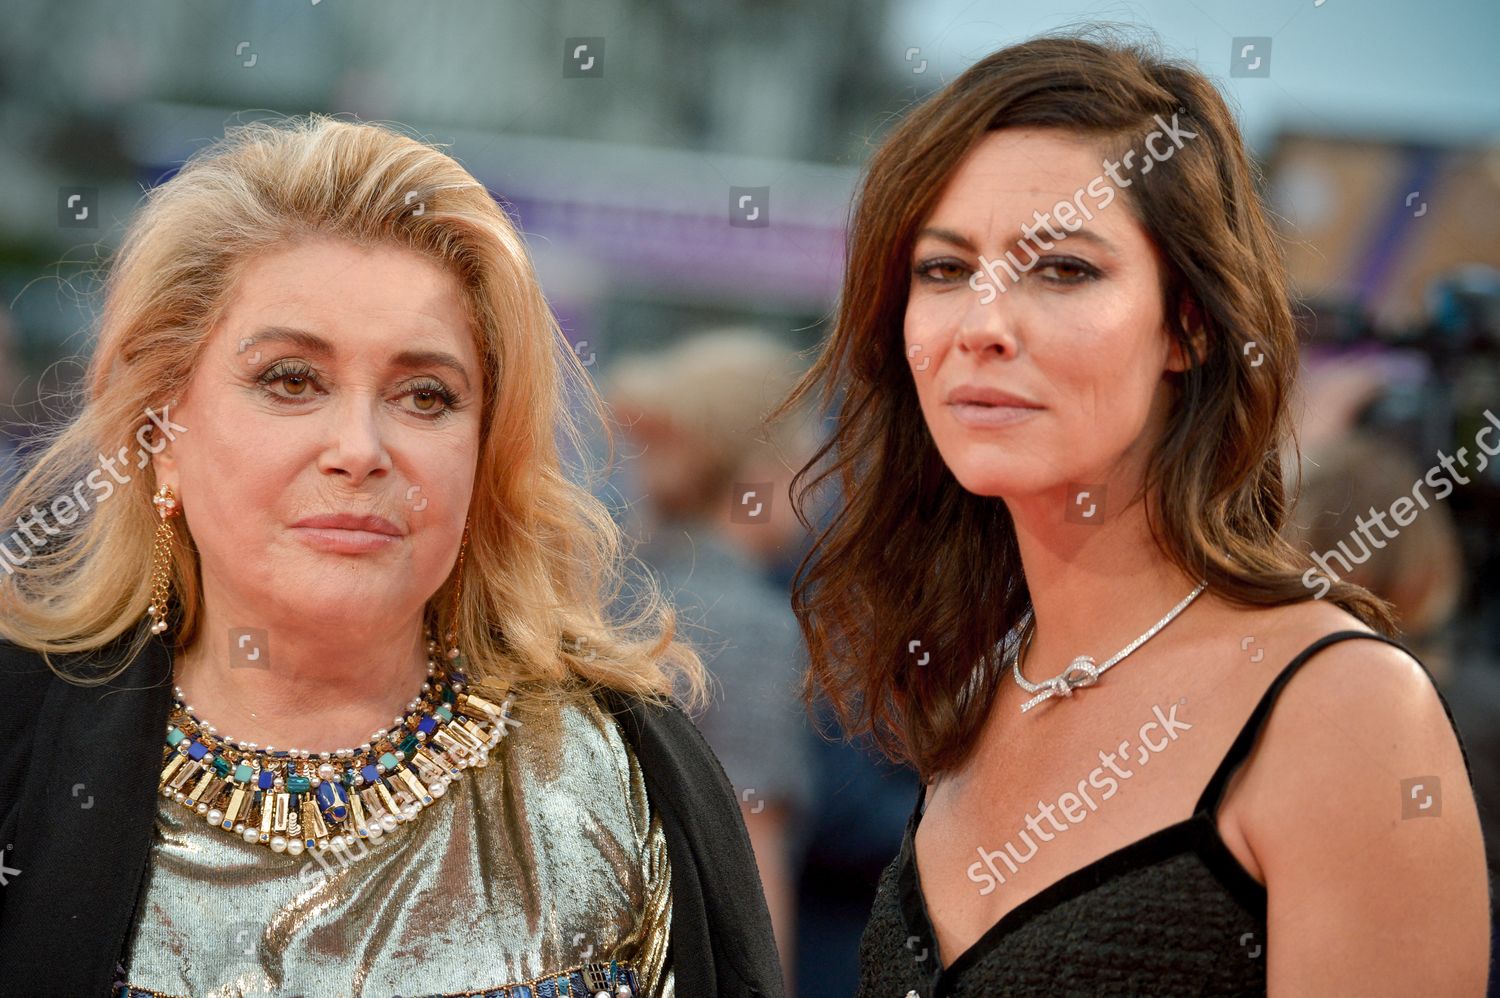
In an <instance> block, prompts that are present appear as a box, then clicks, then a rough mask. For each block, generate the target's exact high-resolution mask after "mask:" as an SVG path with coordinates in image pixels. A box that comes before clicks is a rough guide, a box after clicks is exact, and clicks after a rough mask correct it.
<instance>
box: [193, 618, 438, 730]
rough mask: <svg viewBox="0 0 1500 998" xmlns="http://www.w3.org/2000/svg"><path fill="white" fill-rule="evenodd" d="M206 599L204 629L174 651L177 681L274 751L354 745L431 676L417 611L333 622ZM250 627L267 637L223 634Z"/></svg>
mask: <svg viewBox="0 0 1500 998" xmlns="http://www.w3.org/2000/svg"><path fill="white" fill-rule="evenodd" d="M205 603H206V604H207V610H206V612H205V615H204V618H203V620H202V626H201V627H200V628H199V631H198V635H199V636H198V639H197V640H195V641H194V642H193V644H192V645H191V646H189V647H187V648H185V649H181V650H179V652H178V654H177V656H176V658H175V660H174V663H173V682H174V683H175V684H176V685H177V686H179V687H181V688H182V691H183V694H184V696H183V700H184V702H185V703H186V704H188V705H189V706H191V707H192V708H193V713H194V714H196V715H197V716H198V717H199V718H200V719H201V720H202V721H203V722H204V723H205V724H211V725H213V726H214V727H215V728H216V729H217V730H218V734H219V735H220V736H221V737H224V738H230V739H233V740H235V741H239V742H245V743H249V742H254V743H255V744H256V745H257V746H259V748H261V749H266V748H268V747H270V748H274V749H275V750H278V751H280V750H284V749H301V750H305V751H308V752H314V753H317V752H332V751H334V750H336V749H340V748H355V747H357V746H359V745H361V744H363V743H364V742H365V741H366V740H368V739H369V737H370V735H371V734H373V733H374V732H375V731H377V730H379V729H381V728H388V727H390V726H391V725H392V724H393V723H394V722H396V721H398V720H399V719H400V718H401V717H402V716H403V715H404V714H405V713H406V711H407V704H408V703H409V702H410V701H411V700H412V699H414V698H415V697H417V696H418V695H420V693H421V689H422V684H423V683H424V682H425V681H426V680H427V660H428V652H427V640H426V636H425V635H424V633H423V630H422V617H421V614H420V612H419V613H416V614H413V615H412V616H410V617H408V618H405V619H402V620H395V621H384V620H370V621H365V620H362V621H359V622H358V623H357V624H351V622H350V621H348V620H344V621H342V622H339V623H337V624H334V623H331V622H328V621H322V620H309V619H307V618H305V617H302V618H299V617H297V616H295V615H291V614H288V615H282V616H276V617H274V618H265V617H259V618H258V617H257V616H255V615H254V614H253V613H244V612H239V611H236V610H235V609H234V608H232V607H225V606H223V605H222V604H220V605H218V606H216V605H215V603H214V601H213V600H212V599H211V598H208V599H206V600H205ZM230 621H236V622H238V623H236V624H234V625H231V623H230ZM245 621H254V623H253V624H245V623H244V622H245ZM247 627H257V628H259V629H260V630H261V631H263V632H264V637H263V638H262V637H261V636H259V635H257V636H256V637H255V638H253V639H250V640H246V641H244V643H243V645H242V646H241V645H240V643H239V642H237V641H232V640H229V639H227V638H226V636H227V635H230V634H231V632H232V631H233V632H235V633H236V634H238V633H241V632H243V631H244V630H245V629H246V628H247ZM439 638H440V639H441V636H439ZM256 651H258V652H259V654H258V655H255V652H256ZM437 654H438V655H439V656H440V655H442V654H443V652H442V651H441V650H439V652H438V653H437ZM252 655H255V657H254V658H252V657H251V656H252ZM439 661H440V662H441V661H442V659H441V658H440V659H439Z"/></svg>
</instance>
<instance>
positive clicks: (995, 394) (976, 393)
mask: <svg viewBox="0 0 1500 998" xmlns="http://www.w3.org/2000/svg"><path fill="white" fill-rule="evenodd" d="M944 401H945V402H946V403H947V404H948V405H976V406H987V407H994V406H1006V407H1010V408H1014V409H1041V408H1043V406H1041V405H1039V404H1037V403H1036V402H1033V401H1031V400H1030V399H1028V398H1023V397H1022V396H1020V395H1012V394H1011V393H1010V392H1006V391H1001V390H1000V389H998V388H991V387H989V386H988V385H959V386H958V387H957V388H954V389H953V390H952V391H950V392H949V393H948V397H947V398H946V399H945V400H944Z"/></svg>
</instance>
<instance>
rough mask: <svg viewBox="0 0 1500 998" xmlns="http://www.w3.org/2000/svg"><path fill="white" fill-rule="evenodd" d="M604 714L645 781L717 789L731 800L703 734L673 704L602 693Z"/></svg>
mask: <svg viewBox="0 0 1500 998" xmlns="http://www.w3.org/2000/svg"><path fill="white" fill-rule="evenodd" d="M597 696H598V700H599V703H600V706H601V707H602V708H603V710H604V711H605V712H606V713H608V714H610V715H611V716H612V717H613V718H614V720H615V723H616V724H618V725H619V727H620V732H621V734H622V735H623V736H624V738H625V740H626V742H627V743H628V744H629V745H630V748H631V750H632V751H633V752H634V753H635V755H636V757H637V758H638V759H639V760H640V763H641V768H642V769H643V770H644V771H645V772H646V774H647V777H648V779H655V780H657V781H663V780H667V781H674V782H676V781H679V780H680V781H683V782H691V783H694V784H698V785H700V786H711V785H714V784H720V785H721V786H722V789H723V790H724V792H725V793H727V794H728V795H729V796H730V797H733V794H734V791H733V790H732V789H731V786H730V783H729V778H728V777H727V776H726V775H725V773H724V767H723V766H722V765H721V764H720V763H719V759H718V757H717V756H716V755H714V752H713V749H711V748H709V745H708V742H707V741H706V740H705V739H704V737H703V733H702V732H701V731H699V730H698V726H697V725H696V724H694V723H693V721H692V719H691V718H689V717H688V715H687V713H686V712H685V711H684V710H683V709H682V706H681V705H680V704H678V703H677V701H675V700H655V699H649V698H645V697H639V696H633V695H631V694H629V693H625V692H622V691H619V690H601V691H600V692H599V693H598V694H597Z"/></svg>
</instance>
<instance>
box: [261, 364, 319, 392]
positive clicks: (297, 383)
mask: <svg viewBox="0 0 1500 998" xmlns="http://www.w3.org/2000/svg"><path fill="white" fill-rule="evenodd" d="M256 380H257V381H258V382H259V383H260V384H261V385H262V386H264V387H266V388H267V389H268V391H267V392H266V394H267V395H269V396H270V397H271V398H272V399H274V400H276V401H278V402H286V401H288V400H289V398H288V396H290V398H291V399H298V398H304V397H306V396H309V395H311V394H312V393H311V392H309V391H308V390H307V389H308V388H309V386H310V385H312V384H316V383H317V378H316V377H315V376H314V374H313V369H312V368H311V367H309V366H308V365H307V364H306V363H304V362H302V361H297V360H290V361H278V362H277V363H275V364H272V365H271V366H270V367H269V368H267V369H266V371H265V373H264V374H262V375H261V376H260V377H259V378H257V379H256ZM278 381H285V382H287V385H286V388H287V390H288V394H287V395H283V394H281V393H280V392H273V391H269V388H270V386H271V385H274V384H276V383H277V382H278Z"/></svg>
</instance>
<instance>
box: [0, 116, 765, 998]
mask: <svg viewBox="0 0 1500 998" xmlns="http://www.w3.org/2000/svg"><path fill="white" fill-rule="evenodd" d="M583 373H584V372H583V371H582V368H581V365H580V364H579V363H578V361H577V360H576V358H575V357H574V356H573V354H572V352H571V351H570V350H569V349H568V348H567V345H566V342H565V340H564V339H563V338H562V336H561V333H560V331H559V329H558V328H557V326H556V324H555V323H554V321H553V319H552V316H551V314H550V312H549V310H548V307H547V304H546V302H545V300H544V298H543V296H542V293H541V290H540V288H539V287H538V285H537V282H536V278H535V275H534V273H533V270H532V266H531V264H530V262H529V259H528V256H527V253H526V250H525V247H524V246H523V244H522V242H521V239H520V237H519V235H518V233H517V231H516V229H515V227H514V226H513V225H512V223H511V221H510V220H509V218H508V217H507V215H506V213H505V212H504V211H503V210H502V209H501V208H500V207H499V206H498V205H497V204H496V203H495V201H494V200H493V199H492V198H491V197H490V195H489V194H488V193H487V192H486V191H485V188H484V187H483V186H482V185H481V184H480V183H479V182H478V181H476V180H475V179H474V178H473V177H472V176H470V175H469V174H468V173H467V172H466V171H465V170H464V169H463V168H462V167H461V166H459V164H458V163H456V162H455V161H454V160H453V159H451V158H450V157H448V156H447V155H445V154H444V153H443V152H441V151H440V150H437V149H435V148H433V147H431V146H429V145H427V144H424V143H421V142H418V141H415V140H412V139H410V138H407V137H405V136H402V135H400V134H398V133H396V132H394V131H392V130H389V129H386V128H383V127H378V126H374V125H368V124H356V123H350V122H343V121H337V120H333V119H330V118H326V117H323V116H319V115H313V116H309V117H307V118H302V119H293V120H291V121H288V122H283V123H276V124H271V123H259V124H254V125H249V126H244V127H239V128H235V129H233V130H232V131H231V132H230V133H229V134H227V135H226V136H225V138H224V139H222V140H221V141H219V142H217V143H215V144H213V145H212V146H211V147H209V148H207V149H205V150H203V151H202V152H201V153H200V154H198V155H195V156H194V157H193V158H192V159H190V161H189V162H188V163H187V165H186V166H185V167H184V168H183V169H182V171H181V172H180V173H178V174H177V175H176V176H175V177H173V178H172V179H171V180H169V181H168V182H167V183H165V184H163V185H162V186H160V187H158V188H156V189H155V190H153V191H152V192H151V193H150V196H149V201H148V203H147V204H146V205H145V207H144V209H143V210H142V211H141V213H140V215H139V216H138V217H137V219H136V220H135V222H134V224H133V226H132V227H131V229H130V231H129V232H128V234H127V237H126V239H125V241H124V244H123V246H122V248H121V250H120V252H119V255H118V258H117V260H116V261H115V262H114V264H113V267H112V270H111V273H110V275H109V283H108V286H107V294H106V301H105V306H104V310H103V316H102V327H101V330H100V334H99V341H98V344H97V347H96V349H95V351H94V353H93V356H92V359H91V362H90V367H89V371H88V376H87V382H86V393H87V394H86V398H85V399H84V402H83V405H82V408H81V411H80V412H79V414H78V416H77V417H76V419H74V420H73V421H72V422H71V423H69V424H67V425H66V426H63V427H60V428H58V429H57V430H55V431H54V432H53V433H52V435H51V436H50V437H49V438H48V440H47V442H46V446H45V449H43V450H41V451H40V452H39V453H36V454H34V455H33V456H32V458H31V460H30V462H29V466H28V468H27V470H26V471H25V473H24V475H23V477H21V478H20V480H19V481H18V483H17V484H16V486H15V488H14V490H13V491H12V492H11V493H10V494H9V496H8V497H7V499H6V501H5V503H4V506H3V510H0V513H3V521H0V522H4V523H6V524H7V525H9V524H10V523H12V522H15V524H16V527H15V529H14V530H12V531H11V533H10V535H9V536H8V537H6V538H4V544H3V553H0V559H3V561H4V565H3V567H4V573H5V574H4V578H3V586H0V635H3V637H4V638H5V639H6V644H4V645H3V646H0V670H3V671H0V683H3V684H4V685H3V693H4V696H3V697H0V704H3V706H0V723H3V727H4V730H5V731H6V737H5V739H4V748H3V749H0V752H3V755H0V760H3V768H0V845H3V846H4V847H5V851H4V853H3V859H4V863H5V873H6V875H7V885H6V887H5V888H4V891H3V892H0V964H3V966H4V967H5V978H4V984H3V985H0V988H3V990H4V992H5V993H6V994H27V995H33V994H67V995H101V996H102V995H104V994H106V993H114V994H118V995H122V996H127V995H128V996H136V995H230V994H233V995H269V994H305V995H310V996H323V995H381V996H387V995H391V994H393V993H402V994H413V993H420V994H429V995H431V994H442V995H460V994H462V995H471V994H504V995H509V996H515V995H529V996H538V998H551V996H554V995H569V996H577V995H579V994H583V993H587V994H589V995H597V994H601V993H603V994H608V995H611V996H625V995H636V994H650V995H670V994H674V993H676V994H683V995H697V994H723V995H730V994H733V995H771V994H780V993H781V983H780V976H779V973H778V969H777V957H776V950H775V947H774V943H773V941H772V936H771V928H770V921H769V917H768V915H767V911H766V906H765V902H764V899H763V897H762V895H761V893H760V890H759V888H758V886H757V884H758V880H757V877H756V875H755V863H754V859H753V855H752V853H751V849H750V844H749V840H748V837H747V835H746V832H745V828H744V824H743V822H742V820H741V818H740V813H739V809H738V806H737V804H736V801H735V798H734V794H733V790H732V789H731V787H730V786H729V784H728V782H727V781H726V779H725V777H724V775H723V771H722V769H721V768H720V767H719V765H718V764H717V762H716V761H715V760H714V757H713V755H712V753H711V752H710V751H709V750H708V748H707V746H706V745H705V744H704V742H703V741H702V739H701V737H700V736H698V734H697V732H696V730H695V729H694V728H693V726H692V724H691V723H690V722H689V721H688V720H687V718H686V717H685V715H684V714H683V713H682V711H681V709H680V708H679V706H678V705H677V702H676V701H675V700H674V699H673V698H672V696H671V691H672V690H673V688H674V685H673V684H674V683H680V684H682V686H681V688H682V689H685V690H687V691H688V695H687V697H686V699H688V700H691V699H693V698H694V697H695V696H696V695H697V693H698V692H699V691H701V689H702V674H701V662H700V661H699V659H698V657H697V656H696V654H695V653H694V652H693V651H692V649H691V648H690V647H688V646H687V645H685V644H683V643H681V642H680V641H678V640H674V637H673V635H674V616H673V612H672V610H671V608H670V606H669V605H668V604H667V603H666V602H665V601H664V600H662V599H661V597H660V595H659V594H656V593H652V592H649V591H648V592H647V593H646V595H645V596H643V597H642V599H641V601H639V602H637V603H636V604H635V608H636V612H635V613H634V614H633V615H632V616H631V617H630V619H628V620H623V621H621V620H615V619H613V618H612V617H611V616H610V615H609V614H607V613H606V612H605V611H604V609H603V608H604V607H605V606H607V605H608V603H609V600H610V599H611V597H612V596H613V595H614V593H615V592H617V591H618V588H619V583H620V581H621V570H620V565H619V561H618V552H619V550H620V539H619V537H618V536H617V534H616V531H615V528H614V526H613V524H612V521H611V520H610V517H609V515H608V512H607V510H606V509H605V508H603V507H602V506H601V505H599V504H597V503H596V501H595V500H594V499H593V498H592V497H591V495H590V492H589V491H588V489H587V488H586V487H585V485H584V484H583V483H577V482H574V481H573V480H572V479H571V478H570V477H569V475H568V473H567V472H568V469H567V468H565V467H564V465H563V463H562V461H561V459H560V456H559V450H558V447H557V441H558V439H559V436H563V437H568V438H570V439H572V440H574V441H575V442H576V441H577V440H578V439H579V437H578V429H577V427H576V426H575V424H574V423H573V421H572V418H571V417H570V416H569V414H568V413H567V411H566V410H565V409H564V407H563V401H562V400H563V397H564V391H563V387H564V384H565V379H566V378H569V377H577V378H580V380H581V382H582V384H584V385H585V386H587V384H588V382H587V379H586V378H583V377H582V376H583ZM591 391H592V390H591V389H590V392H591ZM589 397H590V398H591V399H592V402H593V404H594V406H595V407H596V409H595V412H596V413H598V412H599V411H600V410H599V409H598V408H597V407H598V405H599V400H598V398H597V395H593V394H590V395H589Z"/></svg>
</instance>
